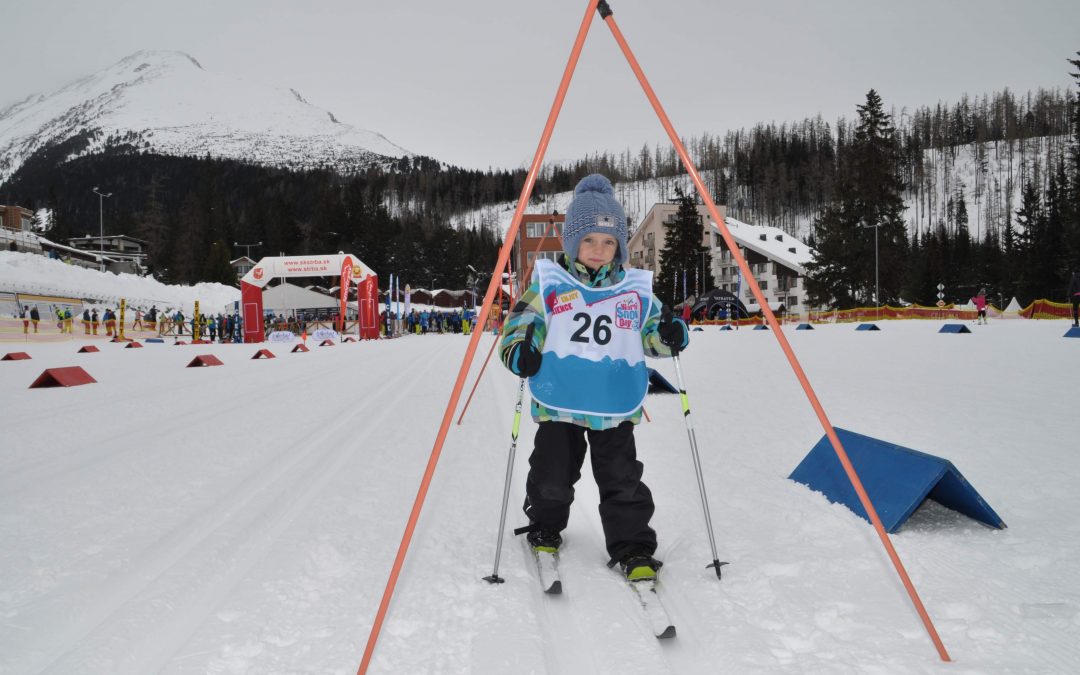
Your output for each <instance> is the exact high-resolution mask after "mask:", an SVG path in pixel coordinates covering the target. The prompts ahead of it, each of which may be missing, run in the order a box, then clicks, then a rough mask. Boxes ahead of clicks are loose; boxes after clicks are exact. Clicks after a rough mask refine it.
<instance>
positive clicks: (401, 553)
mask: <svg viewBox="0 0 1080 675" xmlns="http://www.w3.org/2000/svg"><path fill="white" fill-rule="evenodd" d="M594 12H598V13H599V14H600V16H601V18H602V19H603V20H604V23H606V24H607V26H608V28H609V29H610V30H611V34H612V35H613V36H614V38H615V41H616V43H618V46H619V49H620V50H621V51H622V53H623V56H624V57H625V58H626V60H627V62H628V63H629V65H630V69H631V70H632V71H633V72H634V75H635V76H636V77H637V80H638V83H639V84H640V85H641V88H642V89H643V90H644V92H645V95H646V97H647V98H648V99H649V103H650V104H651V105H652V107H653V110H654V111H655V112H656V115H657V117H658V118H659V120H660V123H661V125H662V126H663V127H664V131H665V132H667V135H668V138H669V139H670V140H671V143H672V145H673V146H674V147H675V149H676V151H677V152H678V154H679V158H680V159H681V160H682V163H683V167H684V168H685V169H686V172H687V174H688V175H689V176H690V178H691V180H692V181H693V183H694V187H695V188H696V189H697V192H698V195H699V196H700V197H701V199H702V201H703V202H704V203H705V205H706V206H707V207H708V209H709V213H710V215H712V218H713V219H712V222H713V225H714V227H716V229H717V230H718V231H719V234H720V235H721V236H722V237H723V238H724V241H725V242H726V243H727V246H728V249H729V250H730V251H731V253H732V257H733V258H734V259H735V262H736V263H738V265H739V268H740V269H741V270H742V274H743V278H744V279H747V280H748V282H749V284H750V290H751V292H752V293H753V295H754V297H755V298H756V299H757V301H758V305H759V306H760V307H761V308H762V312H763V313H764V315H765V319H766V321H767V322H768V324H769V327H770V328H771V329H772V331H771V332H772V334H773V336H774V337H775V338H776V340H777V341H778V342H779V343H780V348H781V350H782V351H783V352H784V355H785V356H786V357H787V360H788V363H789V364H790V365H791V368H792V370H793V371H794V373H795V376H796V378H797V379H798V380H799V384H800V386H802V389H803V391H804V393H805V394H806V397H807V399H808V401H809V403H810V407H811V408H813V410H814V413H815V414H816V415H817V418H818V421H819V422H820V423H821V426H822V428H824V430H825V435H826V436H827V437H828V439H829V442H830V443H831V444H832V447H833V450H834V451H835V452H836V455H837V458H838V459H839V460H840V464H841V465H842V466H843V468H844V472H845V473H846V474H847V477H848V479H849V480H850V481H851V484H852V486H853V487H854V488H855V493H856V495H857V496H858V497H859V501H860V503H861V504H862V506H863V509H864V510H865V511H866V514H867V515H868V516H869V517H870V520H871V522H872V523H873V526H874V530H875V531H876V532H877V534H878V537H879V539H880V540H881V543H882V545H883V546H884V547H885V551H886V553H887V554H888V556H889V559H890V561H891V562H892V563H893V567H894V568H895V570H896V573H897V574H898V575H899V577H900V580H901V582H902V583H903V585H904V588H905V590H907V593H908V597H909V598H910V599H911V602H912V604H913V605H914V606H915V610H916V612H917V613H918V614H919V618H920V619H921V620H922V622H923V627H924V628H925V629H926V632H927V634H928V635H929V637H930V640H931V642H933V644H934V648H935V649H937V652H938V656H939V657H940V658H941V660H942V661H950V660H951V659H950V657H949V653H948V652H947V651H946V650H945V645H944V644H943V643H942V641H941V638H940V636H939V635H938V633H937V629H936V628H935V627H934V624H933V622H932V621H931V620H930V615H929V614H928V613H927V611H926V608H925V607H924V606H923V603H922V600H921V599H920V598H919V595H918V593H917V592H916V590H915V585H914V584H913V583H912V582H911V579H910V578H909V577H908V574H907V570H905V569H904V565H903V563H902V562H901V561H900V557H899V555H898V554H897V553H896V549H895V548H894V547H893V544H892V540H891V539H890V538H889V535H888V533H887V532H886V531H885V528H884V526H883V525H882V524H881V519H880V518H879V517H878V514H877V511H876V510H875V509H874V505H873V504H872V503H871V501H870V497H869V495H867V493H866V490H865V488H863V485H862V481H861V480H859V476H858V474H857V473H856V472H855V467H854V466H853V465H852V464H851V460H850V459H849V458H848V455H847V452H846V451H845V450H844V447H843V445H842V444H841V442H840V439H839V437H838V436H837V434H836V429H835V428H834V427H833V425H832V422H830V421H829V418H828V417H827V416H826V414H825V409H824V408H823V407H822V405H821V402H820V401H819V400H818V397H817V394H816V393H815V392H814V389H813V387H811V386H810V380H809V378H807V376H806V373H805V372H804V371H803V368H802V365H801V364H800V363H799V360H798V359H797V358H796V357H795V352H794V351H793V350H792V348H791V344H790V343H789V342H788V339H787V336H785V335H784V333H783V330H782V328H781V326H780V323H779V322H778V321H777V319H776V315H775V314H773V312H772V310H770V309H769V303H768V302H767V301H766V300H765V294H764V293H763V292H762V290H761V286H760V285H759V284H758V283H757V280H756V279H755V278H754V275H753V274H752V272H751V270H750V265H749V264H748V263H747V262H746V258H745V257H744V256H743V255H742V254H741V253H740V252H739V247H738V246H737V245H736V242H735V239H734V237H733V236H732V235H731V232H730V231H729V230H728V228H727V224H726V223H725V222H724V219H723V218H721V217H720V213H719V210H718V209H717V208H716V204H715V203H713V200H712V196H711V195H710V194H709V191H708V189H707V188H706V187H705V183H704V182H703V181H702V180H701V176H700V175H699V174H698V171H697V167H696V166H695V165H694V163H693V161H692V160H691V158H690V154H689V153H688V152H687V151H686V147H685V146H684V145H683V143H682V140H681V139H680V137H679V136H678V134H676V133H675V128H674V126H672V124H671V121H670V120H669V119H668V116H667V113H666V112H664V109H663V107H662V106H661V105H660V101H659V99H658V98H657V97H656V94H655V92H654V91H653V89H652V86H651V85H650V84H649V82H648V80H647V79H646V78H645V73H644V71H642V69H641V66H640V65H639V64H638V62H637V59H636V58H635V57H634V55H633V53H632V52H631V51H630V47H629V45H627V43H626V40H625V38H624V37H623V35H622V32H621V31H620V30H619V27H618V25H617V24H616V23H615V17H614V15H613V13H612V11H611V8H610V7H609V6H608V3H607V0H588V7H587V8H586V10H585V17H584V18H583V19H582V21H581V25H580V27H579V28H578V33H577V37H576V38H575V40H574V47H573V49H572V50H571V52H570V59H569V60H568V61H567V64H566V68H565V69H564V70H563V76H562V80H560V82H559V88H558V91H557V92H556V94H555V101H554V102H553V103H552V104H551V111H550V112H549V113H548V118H547V122H546V124H545V125H544V131H543V133H542V134H541V136H540V143H539V145H538V146H537V148H536V154H535V155H534V156H533V160H532V163H531V164H530V165H529V171H528V173H527V174H526V176H525V182H524V184H523V185H522V188H521V196H520V197H519V198H518V204H517V208H516V210H515V211H514V216H513V219H512V220H511V221H510V228H509V229H508V230H507V232H506V238H505V239H504V240H503V241H504V243H503V247H502V249H501V250H500V251H499V257H498V260H497V261H496V263H495V269H494V270H493V273H492V275H491V281H490V283H489V284H488V288H487V292H486V293H485V294H484V304H483V307H482V308H481V310H480V314H479V316H478V317H477V325H478V326H483V325H484V324H485V322H486V321H487V318H488V315H489V314H490V312H491V305H492V302H493V301H494V299H495V294H496V291H497V290H498V288H499V286H500V284H501V279H500V278H499V274H500V272H501V271H502V270H503V269H504V268H505V267H506V264H507V261H508V260H509V258H510V250H511V248H512V247H513V242H514V240H515V238H516V237H517V232H518V229H519V228H520V226H521V217H522V215H523V214H524V212H525V207H526V205H527V204H528V202H529V197H530V196H531V195H532V190H533V186H534V185H535V184H536V177H537V175H538V174H539V172H540V166H541V164H542V163H543V160H544V153H545V152H546V151H547V147H548V144H549V143H550V141H551V135H552V132H553V131H554V129H555V122H556V120H558V118H559V112H560V111H561V110H562V105H563V101H564V100H565V98H566V92H567V90H568V89H569V88H570V81H571V79H572V78H573V75H574V70H575V68H576V67H577V62H578V58H579V57H580V56H581V50H582V47H584V45H585V38H586V37H587V36H588V33H589V25H590V23H591V22H592V19H593V13H594ZM481 333H482V331H479V330H478V331H474V332H473V335H472V338H471V340H470V341H469V346H468V348H467V349H466V351H465V358H464V359H463V360H462V363H461V368H460V369H459V370H458V375H457V379H456V380H455V381H454V388H453V391H452V392H451V394H450V399H449V400H448V401H447V404H446V410H445V411H444V413H443V418H442V423H441V424H440V426H439V431H438V433H437V434H436V436H435V445H434V447H433V448H432V449H431V455H430V456H429V457H428V462H427V466H426V467H425V469H424V475H423V478H421V480H420V487H419V489H418V490H417V493H416V498H415V499H414V500H413V508H412V512H411V513H410V514H409V519H408V522H407V523H406V525H405V532H404V533H403V534H402V537H401V543H400V544H399V545H398V550H397V555H396V556H395V558H394V563H393V566H392V567H391V569H390V576H389V578H388V579H387V581H386V588H385V589H384V590H383V596H382V600H381V601H380V603H379V608H378V610H377V612H376V614H375V620H374V622H373V623H372V626H371V631H370V633H369V634H368V641H367V645H366V646H365V647H364V655H363V657H362V658H361V660H360V667H359V668H358V670H357V675H364V674H365V673H366V672H367V669H368V666H369V665H370V664H371V659H372V656H373V655H374V653H375V645H376V643H377V642H378V640H379V633H380V632H381V631H382V625H383V621H384V620H385V619H386V614H387V610H388V609H389V607H390V600H391V598H392V597H393V595H394V589H395V588H396V586H397V581H398V578H399V577H400V575H401V569H402V566H403V565H404V562H405V556H406V555H407V553H408V551H409V544H410V543H411V542H412V537H413V533H414V532H415V531H416V524H417V521H418V520H419V518H420V512H421V510H422V509H423V506H424V501H425V500H426V498H427V493H428V489H429V487H430V485H431V479H432V477H433V476H434V474H435V467H436V466H437V465H438V462H439V457H440V455H441V454H442V448H443V444H444V442H445V441H446V434H447V432H448V431H449V429H450V425H451V423H452V422H453V419H454V410H455V409H456V408H457V405H458V402H459V401H460V400H461V392H462V389H463V388H464V386H465V379H466V377H467V375H468V372H469V368H470V366H471V365H472V362H473V358H474V357H475V355H476V348H477V345H478V344H479V342H480V335H481Z"/></svg>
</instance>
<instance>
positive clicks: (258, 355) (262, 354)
mask: <svg viewBox="0 0 1080 675" xmlns="http://www.w3.org/2000/svg"><path fill="white" fill-rule="evenodd" d="M251 358H252V359H273V358H277V357H276V356H274V352H272V351H270V350H269V349H260V350H259V351H257V352H255V356H252V357H251Z"/></svg>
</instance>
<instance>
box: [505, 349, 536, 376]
mask: <svg viewBox="0 0 1080 675" xmlns="http://www.w3.org/2000/svg"><path fill="white" fill-rule="evenodd" d="M543 356H544V355H543V354H541V353H540V352H539V351H538V350H537V349H536V347H533V346H532V342H531V341H525V340H522V341H521V342H515V343H514V344H513V346H511V347H510V349H509V350H508V351H507V353H506V365H507V367H509V368H510V370H511V371H512V372H513V373H514V374H515V375H517V376H518V377H532V376H533V375H535V374H537V373H538V372H540V361H541V359H543Z"/></svg>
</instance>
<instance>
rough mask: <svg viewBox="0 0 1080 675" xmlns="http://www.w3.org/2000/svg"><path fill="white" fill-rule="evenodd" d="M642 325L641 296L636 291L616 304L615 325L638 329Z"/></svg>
mask: <svg viewBox="0 0 1080 675" xmlns="http://www.w3.org/2000/svg"><path fill="white" fill-rule="evenodd" d="M640 325H641V298H639V297H638V296H637V294H636V293H635V294H634V295H631V296H629V297H627V298H626V299H625V300H620V301H619V302H618V303H616V304H615V327H616V328H626V329H628V330H638V327H639V326H640Z"/></svg>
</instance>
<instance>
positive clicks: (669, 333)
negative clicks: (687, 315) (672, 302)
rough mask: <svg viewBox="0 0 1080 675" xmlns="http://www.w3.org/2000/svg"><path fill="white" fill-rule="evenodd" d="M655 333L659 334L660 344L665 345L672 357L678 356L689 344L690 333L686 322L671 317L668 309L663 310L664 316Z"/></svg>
mask: <svg viewBox="0 0 1080 675" xmlns="http://www.w3.org/2000/svg"><path fill="white" fill-rule="evenodd" d="M657 332H658V333H659V334H660V342H663V343H664V344H665V345H667V347H668V349H670V350H671V355H672V356H676V355H678V353H679V352H681V351H682V350H684V349H686V346H687V345H688V344H690V331H689V329H687V327H686V322H685V321H683V320H682V319H679V318H677V317H675V316H673V315H672V314H671V310H670V309H667V308H665V309H664V316H663V318H661V319H660V325H659V326H658V327H657Z"/></svg>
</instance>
